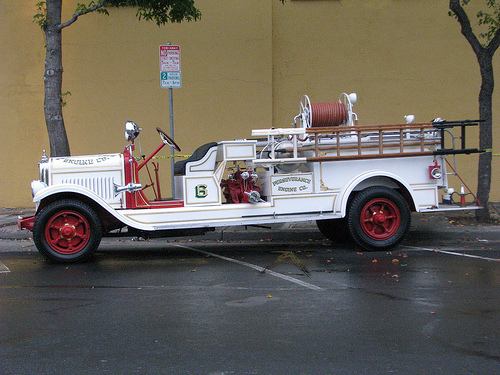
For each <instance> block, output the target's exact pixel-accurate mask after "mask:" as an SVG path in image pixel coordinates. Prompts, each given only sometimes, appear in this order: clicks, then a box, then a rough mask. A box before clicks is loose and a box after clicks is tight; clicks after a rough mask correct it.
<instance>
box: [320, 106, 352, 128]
mask: <svg viewBox="0 0 500 375" xmlns="http://www.w3.org/2000/svg"><path fill="white" fill-rule="evenodd" d="M348 117H349V115H348V112H347V107H346V106H345V104H343V103H339V102H331V103H311V127H318V128H323V127H327V126H339V125H343V124H345V123H346V122H347V120H348Z"/></svg>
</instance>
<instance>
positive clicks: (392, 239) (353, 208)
mask: <svg viewBox="0 0 500 375" xmlns="http://www.w3.org/2000/svg"><path fill="white" fill-rule="evenodd" d="M347 222H348V225H349V232H350V233H351V236H352V237H353V239H354V240H355V241H356V243H357V244H358V245H360V246H361V247H363V248H364V249H366V250H370V251H373V250H385V249H390V248H392V247H395V246H397V245H398V244H399V243H401V241H403V239H404V238H405V237H406V235H407V233H408V231H409V230H410V224H411V212H410V208H409V207H408V204H407V203H406V200H405V199H404V198H403V197H402V196H401V194H399V193H398V192H397V191H395V190H394V189H390V188H387V187H382V186H376V187H371V188H368V189H365V190H363V191H361V192H360V193H359V194H358V195H356V197H355V198H354V199H353V201H352V203H351V205H350V207H349V210H348V213H347Z"/></svg>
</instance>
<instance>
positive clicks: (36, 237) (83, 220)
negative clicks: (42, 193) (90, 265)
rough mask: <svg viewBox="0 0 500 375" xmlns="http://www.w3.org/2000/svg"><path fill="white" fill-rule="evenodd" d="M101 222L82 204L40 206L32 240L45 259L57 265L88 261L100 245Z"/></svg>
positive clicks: (54, 203) (75, 201)
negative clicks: (41, 207) (59, 263)
mask: <svg viewBox="0 0 500 375" xmlns="http://www.w3.org/2000/svg"><path fill="white" fill-rule="evenodd" d="M101 237H102V229H101V222H100V220H99V217H98V216H97V214H96V213H95V211H94V210H93V209H92V208H91V207H90V206H89V205H87V204H86V203H83V202H81V201H79V200H75V199H64V200H60V201H55V202H53V203H51V204H49V205H47V206H46V207H44V208H43V209H42V210H41V211H40V213H39V214H38V215H37V217H36V219H35V223H34V225H33V241H34V242H35V245H36V247H37V249H38V251H39V252H40V253H41V254H42V255H44V256H45V257H47V258H49V259H51V260H53V261H56V262H61V263H69V262H78V261H82V260H84V259H86V258H88V257H89V256H90V255H91V254H92V252H93V251H94V250H96V249H97V247H98V246H99V243H100V242H101Z"/></svg>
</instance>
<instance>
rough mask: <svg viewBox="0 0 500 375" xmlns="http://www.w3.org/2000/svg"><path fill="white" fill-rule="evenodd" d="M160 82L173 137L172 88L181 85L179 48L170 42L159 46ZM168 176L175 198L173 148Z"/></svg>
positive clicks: (172, 136) (171, 136)
mask: <svg viewBox="0 0 500 375" xmlns="http://www.w3.org/2000/svg"><path fill="white" fill-rule="evenodd" d="M160 84H161V87H162V88H168V97H169V106H170V138H172V139H175V138H174V93H173V88H179V87H181V86H182V80H181V48H180V46H173V45H172V44H171V43H170V42H168V43H167V45H166V46H160ZM170 155H171V160H170V169H171V171H170V172H171V173H170V177H171V180H172V198H175V182H174V165H175V159H174V156H175V150H174V149H173V148H172V149H171V150H170Z"/></svg>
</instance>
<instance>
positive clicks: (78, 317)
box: [0, 227, 500, 375]
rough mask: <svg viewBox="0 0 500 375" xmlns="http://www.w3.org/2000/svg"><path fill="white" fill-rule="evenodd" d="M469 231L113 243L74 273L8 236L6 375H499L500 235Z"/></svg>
mask: <svg viewBox="0 0 500 375" xmlns="http://www.w3.org/2000/svg"><path fill="white" fill-rule="evenodd" d="M468 230H469V229H467V228H464V229H463V230H460V231H459V236H457V231H455V232H446V231H445V232H443V233H440V234H439V235H438V234H437V233H435V232H432V231H429V230H427V231H425V230H423V231H420V230H419V228H414V230H413V232H412V233H411V234H410V236H409V239H408V241H406V242H405V244H404V246H401V247H400V248H398V249H397V250H396V251H394V252H374V253H365V252H361V251H356V250H353V248H352V245H349V244H340V245H334V244H332V243H330V242H328V241H325V240H323V239H322V238H321V237H320V236H317V235H316V233H309V232H302V235H301V236H299V237H301V240H290V239H293V234H290V235H289V236H288V237H287V239H286V240H283V239H281V240H278V239H275V238H265V236H264V237H262V236H261V239H260V240H256V241H247V240H246V239H245V238H244V236H243V235H242V236H241V239H240V240H238V239H237V238H235V237H233V238H232V239H231V240H227V239H226V240H225V239H222V241H216V240H211V241H204V240H200V241H195V242H190V241H177V242H173V241H169V242H167V241H166V240H153V241H150V242H134V241H130V240H129V239H112V238H108V239H104V240H103V243H102V245H101V247H100V248H99V251H98V252H97V253H96V254H95V256H94V258H93V259H92V261H91V262H87V263H82V264H72V265H57V264H51V263H49V262H47V261H45V260H44V259H43V258H42V257H41V256H40V255H39V254H38V253H37V252H36V251H35V250H34V249H33V245H32V242H31V241H29V240H24V241H6V240H0V363H1V367H0V374H2V375H3V374H211V375H221V374H497V373H500V261H498V259H499V258H500V236H499V235H498V233H499V230H498V229H497V227H491V228H483V229H481V230H480V231H477V230H471V231H470V232H468ZM2 249H4V251H2ZM7 250H8V251H7Z"/></svg>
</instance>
